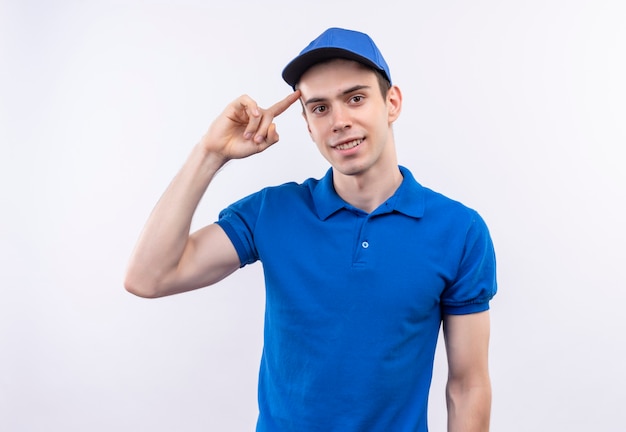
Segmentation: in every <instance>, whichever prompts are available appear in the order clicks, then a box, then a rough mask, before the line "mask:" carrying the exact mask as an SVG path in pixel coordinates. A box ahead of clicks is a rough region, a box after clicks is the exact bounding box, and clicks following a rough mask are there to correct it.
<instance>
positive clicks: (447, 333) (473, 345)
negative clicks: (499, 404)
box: [443, 311, 491, 432]
mask: <svg viewBox="0 0 626 432" xmlns="http://www.w3.org/2000/svg"><path fill="white" fill-rule="evenodd" d="M443 324H444V327H443V331H444V338H445V344H446V353H447V357H448V384H447V387H446V401H447V405H448V431H449V432H487V431H489V421H490V415H491V381H490V378H489V368H488V351H489V331H490V323H489V311H485V312H480V313H475V314H469V315H446V316H445V317H444V323H443Z"/></svg>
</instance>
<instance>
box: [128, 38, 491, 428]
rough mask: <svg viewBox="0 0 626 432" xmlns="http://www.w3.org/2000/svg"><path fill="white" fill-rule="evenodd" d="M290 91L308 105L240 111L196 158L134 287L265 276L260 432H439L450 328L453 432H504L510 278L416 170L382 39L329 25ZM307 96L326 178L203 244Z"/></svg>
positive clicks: (267, 201)
mask: <svg viewBox="0 0 626 432" xmlns="http://www.w3.org/2000/svg"><path fill="white" fill-rule="evenodd" d="M283 78H284V79H285V80H286V81H287V83H288V84H289V85H291V86H292V87H293V88H294V92H293V93H291V94H290V95H289V96H287V97H286V98H285V99H283V100H281V101H280V102H278V103H276V104H275V105H273V106H272V107H270V108H268V109H262V108H260V107H259V106H258V105H257V104H256V102H255V101H254V100H252V99H250V98H249V97H248V96H241V97H239V98H237V99H236V100H235V101H233V102H232V103H231V104H230V105H229V106H228V107H227V108H226V109H225V111H224V112H223V113H222V114H221V115H220V116H219V117H218V118H217V119H216V120H215V121H214V122H213V124H212V125H211V126H210V128H209V130H208V132H207V133H206V134H205V135H204V137H203V138H202V140H201V141H200V142H199V143H198V144H197V146H196V147H195V148H194V149H193V151H192V153H191V155H190V156H189V157H188V159H187V161H186V163H185V164H184V166H183V167H182V169H181V170H180V172H179V173H178V175H177V176H176V177H175V178H174V180H173V181H172V183H171V185H170V186H169V187H168V189H167V190H166V191H165V193H164V195H163V197H162V198H161V200H160V201H159V202H158V203H157V205H156V207H155V209H154V211H153V213H152V214H151V215H150V217H149V219H148V221H147V224H146V227H145V229H144V231H143V233H142V235H141V237H140V239H139V241H138V244H137V247H136V249H135V251H134V253H133V255H132V257H131V260H130V263H129V267H128V272H127V275H126V282H125V283H126V288H127V290H128V291H130V292H132V293H134V294H136V295H139V296H142V297H161V296H166V295H171V294H175V293H181V292H184V291H189V290H192V289H196V288H200V287H205V286H208V285H211V284H214V283H216V282H218V281H220V280H222V279H223V278H225V277H226V276H228V275H229V274H231V273H232V272H234V271H235V270H237V269H238V268H240V267H243V266H245V265H246V264H250V263H253V262H255V261H257V260H260V261H261V262H262V263H263V269H264V273H265V282H266V296H267V302H266V315H265V316H266V321H265V333H264V335H265V341H264V343H265V346H264V350H263V355H262V359H261V369H260V374H259V408H260V412H259V419H258V423H257V431H297V432H308V431H324V432H330V431H340V432H357V431H358V432H363V431H366V432H375V431H384V432H400V431H426V430H427V401H428V392H429V388H430V383H431V377H432V368H433V358H434V353H435V345H436V343H437V337H438V334H439V329H440V325H441V323H443V329H444V337H445V345H446V353H447V358H448V363H449V379H448V384H447V391H446V394H447V403H448V413H449V414H448V423H449V430H450V431H487V430H488V428H489V417H490V406H491V387H490V379H489V373H488V342H489V315H488V313H489V312H488V309H489V301H490V300H491V298H492V297H493V296H494V294H495V292H496V278H495V258H494V251H493V246H492V242H491V239H490V236H489V232H488V229H487V227H486V225H485V224H484V222H483V220H482V219H481V217H480V216H479V215H478V214H477V213H476V212H475V211H473V210H471V209H469V208H467V207H465V206H464V205H462V204H460V203H458V202H455V201H453V200H450V199H448V198H446V197H444V196H442V195H440V194H438V193H435V192H433V191H431V190H429V189H426V188H424V187H422V186H420V185H419V184H418V183H417V182H416V181H415V179H414V178H413V176H412V174H411V173H410V171H409V170H408V169H406V168H404V167H402V166H399V165H398V161H397V158H396V150H395V143H394V136H393V130H392V125H393V123H394V121H395V120H396V119H397V118H398V116H399V115H400V112H401V108H402V94H401V92H400V89H399V88H398V87H397V86H395V85H392V83H391V75H390V72H389V68H388V66H387V64H386V62H385V60H384V59H383V57H382V55H381V53H380V52H379V50H378V48H377V47H376V45H375V44H374V42H373V41H372V40H371V39H370V38H369V37H368V36H367V35H365V34H363V33H360V32H354V31H350V30H344V29H338V28H331V29H328V30H327V31H325V32H324V33H322V34H321V35H320V36H319V37H318V38H316V39H315V40H314V41H313V42H311V44H310V45H309V46H307V47H306V48H305V49H304V50H303V51H302V52H301V53H300V55H299V56H298V57H296V58H295V59H294V60H293V61H292V62H290V63H289V64H288V65H287V67H286V68H285V70H284V72H283ZM296 100H300V102H301V104H302V107H303V116H304V120H305V122H306V125H307V129H308V131H309V133H310V135H311V137H312V138H313V141H314V142H315V143H316V145H317V147H318V149H319V151H320V153H321V154H322V155H323V156H324V157H325V158H326V159H327V160H328V162H329V164H330V169H329V170H328V172H327V173H326V175H325V176H324V177H323V178H321V179H319V180H315V179H309V180H307V181H305V182H304V183H302V184H296V183H288V184H284V185H281V186H277V187H268V188H265V189H263V190H261V191H259V192H258V193H255V194H252V195H250V196H248V197H245V198H243V199H241V200H239V201H237V202H236V203H234V204H232V205H231V206H229V207H228V208H226V209H225V210H223V211H222V212H221V214H220V216H219V220H218V221H217V222H216V223H214V224H210V225H208V226H206V227H204V228H202V229H200V230H199V231H197V232H195V233H193V234H191V235H190V234H189V231H190V225H191V220H192V216H193V214H194V211H195V209H196V207H197V205H198V203H199V201H200V199H201V197H202V196H203V194H204V192H205V190H206V189H207V187H208V186H209V183H210V182H211V180H212V178H213V177H214V176H215V174H216V172H217V171H218V170H219V169H220V168H221V167H223V166H224V164H225V163H226V162H227V161H229V160H232V159H237V158H244V157H247V156H250V155H252V154H255V153H258V152H261V151H263V150H265V149H266V148H268V147H269V146H271V145H272V144H274V143H275V142H277V141H278V134H277V132H276V127H275V125H274V123H273V121H274V118H275V117H277V116H279V115H280V114H281V113H282V112H283V111H285V110H286V109H287V108H288V107H289V106H290V105H292V104H293V103H294V102H295V101H296ZM172 209H176V210H175V211H172Z"/></svg>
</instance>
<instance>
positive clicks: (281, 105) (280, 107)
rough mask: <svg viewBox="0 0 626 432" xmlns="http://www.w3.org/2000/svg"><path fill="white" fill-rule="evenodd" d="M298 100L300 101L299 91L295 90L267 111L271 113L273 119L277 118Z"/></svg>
mask: <svg viewBox="0 0 626 432" xmlns="http://www.w3.org/2000/svg"><path fill="white" fill-rule="evenodd" d="M298 99H300V90H296V91H294V92H293V93H290V94H289V95H287V97H286V98H284V99H283V100H281V101H279V102H276V103H275V104H274V105H272V106H271V107H269V108H268V109H267V110H268V111H269V112H271V113H272V114H273V116H274V117H278V116H279V115H281V114H282V113H283V112H285V110H286V109H287V108H289V107H290V106H291V105H292V104H293V103H294V102H295V101H297V100H298Z"/></svg>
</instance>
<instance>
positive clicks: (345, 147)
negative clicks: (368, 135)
mask: <svg viewBox="0 0 626 432" xmlns="http://www.w3.org/2000/svg"><path fill="white" fill-rule="evenodd" d="M362 142H363V139H361V138H359V139H354V140H352V141H347V142H344V143H341V144H337V145H336V146H334V147H333V148H334V149H336V150H350V149H353V148H355V147H357V146H358V145H359V144H361V143H362Z"/></svg>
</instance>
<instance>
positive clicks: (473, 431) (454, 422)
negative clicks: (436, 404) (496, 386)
mask: <svg viewBox="0 0 626 432" xmlns="http://www.w3.org/2000/svg"><path fill="white" fill-rule="evenodd" d="M446 402H447V406H448V432H488V431H489V421H490V417H491V384H490V381H489V377H488V376H486V377H483V378H482V379H481V380H479V381H478V382H472V383H463V382H456V381H454V380H449V381H448V385H447V387H446Z"/></svg>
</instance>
